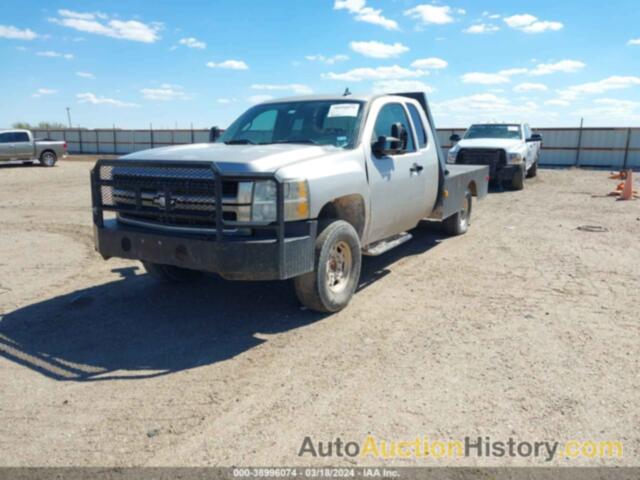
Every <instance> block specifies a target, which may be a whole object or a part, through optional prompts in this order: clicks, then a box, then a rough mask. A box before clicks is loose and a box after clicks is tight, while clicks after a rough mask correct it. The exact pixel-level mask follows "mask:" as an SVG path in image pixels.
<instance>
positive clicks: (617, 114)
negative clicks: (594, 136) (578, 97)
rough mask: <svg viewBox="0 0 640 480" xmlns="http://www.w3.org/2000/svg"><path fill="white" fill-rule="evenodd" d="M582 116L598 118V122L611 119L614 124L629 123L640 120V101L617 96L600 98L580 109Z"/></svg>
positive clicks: (579, 112) (578, 112) (578, 111)
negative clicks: (622, 98)
mask: <svg viewBox="0 0 640 480" xmlns="http://www.w3.org/2000/svg"><path fill="white" fill-rule="evenodd" d="M576 113H577V114H578V115H580V116H582V117H592V118H597V121H598V122H602V121H607V120H608V121H609V123H613V124H618V125H620V124H623V125H629V124H631V123H635V122H638V121H639V120H640V102H636V101H633V100H620V99H617V98H599V99H597V100H594V101H593V102H592V104H591V105H590V106H589V107H586V108H582V109H578V110H577V111H576Z"/></svg>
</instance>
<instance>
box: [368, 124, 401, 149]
mask: <svg viewBox="0 0 640 480" xmlns="http://www.w3.org/2000/svg"><path fill="white" fill-rule="evenodd" d="M408 141H409V134H408V132H407V130H406V128H404V126H403V125H402V124H401V123H394V124H393V125H391V135H390V136H388V137H384V136H380V137H378V140H376V141H375V142H374V143H373V145H372V146H371V150H373V153H374V155H375V156H376V157H384V156H386V155H400V154H402V153H404V152H405V151H406V149H407V143H408Z"/></svg>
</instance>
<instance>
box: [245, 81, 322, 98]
mask: <svg viewBox="0 0 640 480" xmlns="http://www.w3.org/2000/svg"><path fill="white" fill-rule="evenodd" d="M251 88H252V89H253V90H265V91H271V92H275V91H290V92H293V93H296V94H298V95H308V94H310V93H313V90H312V89H311V87H308V86H307V85H302V84H300V83H288V84H263V83H254V84H253V85H251Z"/></svg>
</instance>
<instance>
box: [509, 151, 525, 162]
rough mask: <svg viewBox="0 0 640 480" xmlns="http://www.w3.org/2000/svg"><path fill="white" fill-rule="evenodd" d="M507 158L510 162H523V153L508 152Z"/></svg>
mask: <svg viewBox="0 0 640 480" xmlns="http://www.w3.org/2000/svg"><path fill="white" fill-rule="evenodd" d="M507 159H508V160H509V163H522V154H520V153H508V154H507Z"/></svg>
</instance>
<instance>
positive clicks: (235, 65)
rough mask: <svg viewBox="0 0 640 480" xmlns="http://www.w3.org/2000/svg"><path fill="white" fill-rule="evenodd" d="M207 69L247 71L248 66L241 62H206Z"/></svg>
mask: <svg viewBox="0 0 640 480" xmlns="http://www.w3.org/2000/svg"><path fill="white" fill-rule="evenodd" d="M207 67H209V68H226V69H228V70H248V69H249V65H247V64H246V63H244V62H243V61H242V60H225V61H224V62H220V63H214V62H207Z"/></svg>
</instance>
